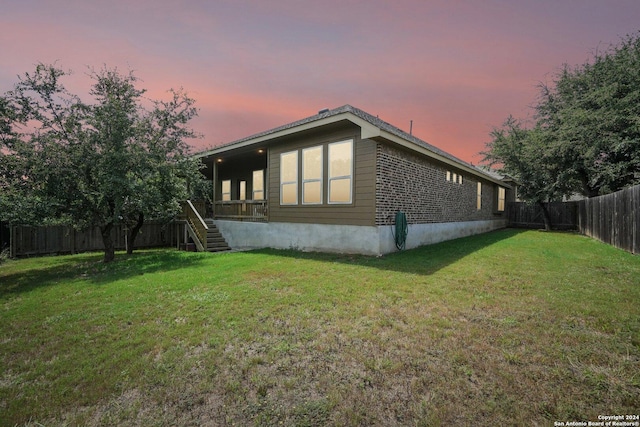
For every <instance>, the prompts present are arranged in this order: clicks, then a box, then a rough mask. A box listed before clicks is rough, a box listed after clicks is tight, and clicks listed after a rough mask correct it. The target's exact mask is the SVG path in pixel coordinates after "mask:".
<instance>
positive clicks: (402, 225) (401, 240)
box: [393, 211, 409, 251]
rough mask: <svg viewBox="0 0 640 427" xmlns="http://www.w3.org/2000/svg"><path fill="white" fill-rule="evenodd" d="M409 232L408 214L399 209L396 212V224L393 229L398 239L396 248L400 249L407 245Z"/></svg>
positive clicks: (394, 236)
mask: <svg viewBox="0 0 640 427" xmlns="http://www.w3.org/2000/svg"><path fill="white" fill-rule="evenodd" d="M408 232H409V226H408V225H407V216H406V215H405V214H404V212H400V211H398V212H397V213H396V226H395V228H394V231H393V238H394V239H395V241H396V248H398V250H399V251H401V250H403V249H404V248H405V247H406V244H407V233H408Z"/></svg>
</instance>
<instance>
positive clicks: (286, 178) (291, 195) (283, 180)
mask: <svg viewBox="0 0 640 427" xmlns="http://www.w3.org/2000/svg"><path fill="white" fill-rule="evenodd" d="M280 203H281V204H283V205H295V204H297V203H298V152H297V151H290V152H288V153H282V154H281V155H280Z"/></svg>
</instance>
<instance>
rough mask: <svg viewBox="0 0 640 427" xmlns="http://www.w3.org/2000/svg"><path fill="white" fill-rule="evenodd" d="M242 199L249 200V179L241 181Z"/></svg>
mask: <svg viewBox="0 0 640 427" xmlns="http://www.w3.org/2000/svg"><path fill="white" fill-rule="evenodd" d="M239 199H240V200H247V181H240V198H239Z"/></svg>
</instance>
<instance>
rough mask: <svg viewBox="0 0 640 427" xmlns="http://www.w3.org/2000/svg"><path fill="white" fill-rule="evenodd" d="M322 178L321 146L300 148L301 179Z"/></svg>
mask: <svg viewBox="0 0 640 427" xmlns="http://www.w3.org/2000/svg"><path fill="white" fill-rule="evenodd" d="M320 178H322V147H313V148H307V149H305V150H302V179H303V180H305V179H320Z"/></svg>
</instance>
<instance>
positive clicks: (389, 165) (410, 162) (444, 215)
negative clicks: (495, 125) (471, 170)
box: [376, 143, 499, 225]
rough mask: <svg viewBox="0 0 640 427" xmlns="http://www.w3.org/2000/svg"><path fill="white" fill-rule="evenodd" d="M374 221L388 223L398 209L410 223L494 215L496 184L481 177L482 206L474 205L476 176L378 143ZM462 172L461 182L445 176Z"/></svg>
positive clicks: (453, 220) (470, 219) (382, 223)
mask: <svg viewBox="0 0 640 427" xmlns="http://www.w3.org/2000/svg"><path fill="white" fill-rule="evenodd" d="M377 155H378V162H377V168H376V194H377V197H376V224H377V225H391V224H393V222H394V218H395V214H396V212H397V211H402V212H404V213H405V214H406V215H407V221H408V222H409V223H410V224H422V223H436V222H455V221H477V220H488V219H496V218H498V217H499V216H497V215H496V214H495V209H496V205H497V190H496V185H495V184H493V183H491V182H489V181H482V208H481V209H480V210H478V209H477V185H478V181H479V178H478V177H475V176H471V175H469V174H465V173H464V172H461V171H458V170H456V169H453V168H451V167H450V166H447V165H443V164H442V165H441V164H437V163H435V162H432V161H430V160H428V159H427V158H425V157H421V156H418V155H415V154H413V153H409V152H406V151H401V150H398V149H396V148H393V147H390V146H388V145H386V144H382V143H380V144H378V147H377ZM447 171H451V172H452V173H453V172H455V173H456V174H461V175H462V177H463V180H462V184H458V183H454V182H450V181H447V180H446V173H447Z"/></svg>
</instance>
